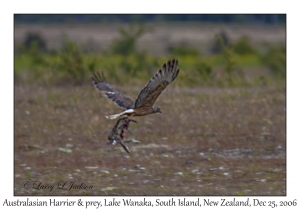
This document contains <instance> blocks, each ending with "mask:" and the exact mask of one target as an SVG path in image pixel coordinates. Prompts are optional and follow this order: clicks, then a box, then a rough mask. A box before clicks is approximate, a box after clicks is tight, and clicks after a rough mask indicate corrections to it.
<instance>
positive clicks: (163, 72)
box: [92, 59, 179, 119]
mask: <svg viewBox="0 0 300 210" xmlns="http://www.w3.org/2000/svg"><path fill="white" fill-rule="evenodd" d="M177 65H178V60H175V59H173V60H172V61H171V60H169V61H168V63H165V64H164V65H163V66H162V68H161V69H160V70H158V72H157V73H156V74H155V75H154V76H153V77H152V78H151V80H150V81H149V82H148V83H147V85H146V86H145V87H144V89H143V90H142V91H141V92H140V94H139V95H138V97H137V99H136V100H135V101H133V100H132V99H131V98H129V97H127V96H125V95H123V94H121V93H119V92H118V91H116V90H115V89H114V88H113V87H112V86H110V85H109V84H108V83H106V82H105V78H104V75H103V72H102V74H100V73H94V74H93V76H92V80H93V84H94V86H95V88H96V89H97V90H99V91H101V92H104V93H105V95H106V96H107V97H108V98H109V99H111V100H112V101H113V102H115V103H116V104H117V105H119V106H120V107H122V108H125V109H126V110H125V111H124V112H122V113H119V114H115V115H109V116H106V118H108V119H115V118H118V117H120V116H123V117H127V116H144V115H148V114H153V113H157V112H160V113H162V112H161V110H160V108H159V107H157V106H154V103H155V101H156V99H157V98H158V97H159V95H160V94H161V93H162V91H163V90H164V89H165V88H166V87H167V86H168V85H169V84H170V83H171V82H172V81H173V80H174V79H175V78H176V77H177V75H178V73H179V69H177Z"/></svg>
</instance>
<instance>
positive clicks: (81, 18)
mask: <svg viewBox="0 0 300 210" xmlns="http://www.w3.org/2000/svg"><path fill="white" fill-rule="evenodd" d="M14 21H15V23H72V22H75V23H77V22H79V23H97V22H125V23H126V22H158V21H167V22H172V21H176V22H187V21H191V22H208V23H243V24H273V25H276V24H285V23H286V15H285V14H169V15H164V14H134V15H133V14H108V15H107V14H105V15H104V14H99V15H98V14H65V15H64V14H15V15H14Z"/></svg>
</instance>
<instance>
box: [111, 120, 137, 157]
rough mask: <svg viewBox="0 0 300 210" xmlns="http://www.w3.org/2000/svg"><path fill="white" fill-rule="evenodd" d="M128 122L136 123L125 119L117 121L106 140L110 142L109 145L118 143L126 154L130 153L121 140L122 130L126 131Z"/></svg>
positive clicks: (122, 136)
mask: <svg viewBox="0 0 300 210" xmlns="http://www.w3.org/2000/svg"><path fill="white" fill-rule="evenodd" d="M130 122H135V123H136V121H135V120H132V119H128V118H127V117H123V118H121V119H119V120H118V121H117V123H116V124H115V126H114V127H113V129H112V130H111V132H110V134H109V136H108V140H109V141H110V142H109V144H112V145H115V144H116V143H120V144H121V145H122V147H123V148H124V150H125V151H126V152H127V153H130V151H129V149H128V147H127V146H126V145H125V144H124V143H123V138H124V130H125V129H126V130H127V129H128V126H129V123H130Z"/></svg>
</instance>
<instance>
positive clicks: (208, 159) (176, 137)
mask: <svg viewBox="0 0 300 210" xmlns="http://www.w3.org/2000/svg"><path fill="white" fill-rule="evenodd" d="M145 82H146V81H145ZM122 88H123V89H124V93H127V94H128V95H130V96H132V97H134V96H135V95H137V94H138V90H139V88H138V87H133V88H129V87H122ZM119 89H120V87H119ZM14 97H15V98H14V104H15V107H14V109H15V111H14V180H15V182H14V194H15V195H286V90H285V87H264V88H262V87H257V88H233V89H231V88H216V87H215V88H209V87H206V88H202V87H195V88H186V87H179V86H177V85H176V83H174V84H172V85H171V86H170V87H168V88H167V90H166V91H165V92H164V93H163V97H161V98H159V100H158V101H157V105H158V106H160V107H161V109H162V111H163V114H154V115H149V116H146V117H140V118H135V119H136V120H137V121H138V123H137V124H131V126H130V130H129V131H128V132H127V133H126V134H125V138H127V139H132V138H133V139H136V140H140V141H141V142H140V143H128V144H127V145H128V147H129V148H130V150H131V153H130V154H127V153H126V152H125V151H124V150H123V149H122V147H121V146H120V145H115V146H109V145H106V142H107V136H108V134H109V132H110V129H111V128H112V127H113V125H114V123H115V121H113V120H107V119H105V118H104V116H105V115H108V114H114V113H117V112H119V111H120V110H121V109H119V108H118V107H117V106H115V105H114V104H113V103H112V102H110V101H108V100H107V99H106V98H105V97H103V96H102V95H101V94H98V93H96V91H95V90H94V89H93V87H92V85H91V84H86V85H84V86H77V87H72V86H64V87H63V86H61V87H46V86H36V85H20V84H16V85H15V96H14ZM26 180H29V181H30V182H31V183H32V182H34V181H39V182H42V183H43V185H55V187H56V186H57V183H58V182H59V181H66V182H71V181H76V182H77V183H79V184H80V183H84V184H85V185H88V186H90V185H92V186H93V189H72V190H70V191H66V190H60V189H54V190H52V191H51V192H50V191H49V190H47V189H44V190H37V189H33V188H32V187H29V188H23V183H24V182H25V181H26Z"/></svg>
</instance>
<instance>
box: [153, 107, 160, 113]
mask: <svg viewBox="0 0 300 210" xmlns="http://www.w3.org/2000/svg"><path fill="white" fill-rule="evenodd" d="M152 109H153V113H157V112H159V113H162V111H161V110H160V108H159V107H157V106H154V107H153V108H152Z"/></svg>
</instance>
